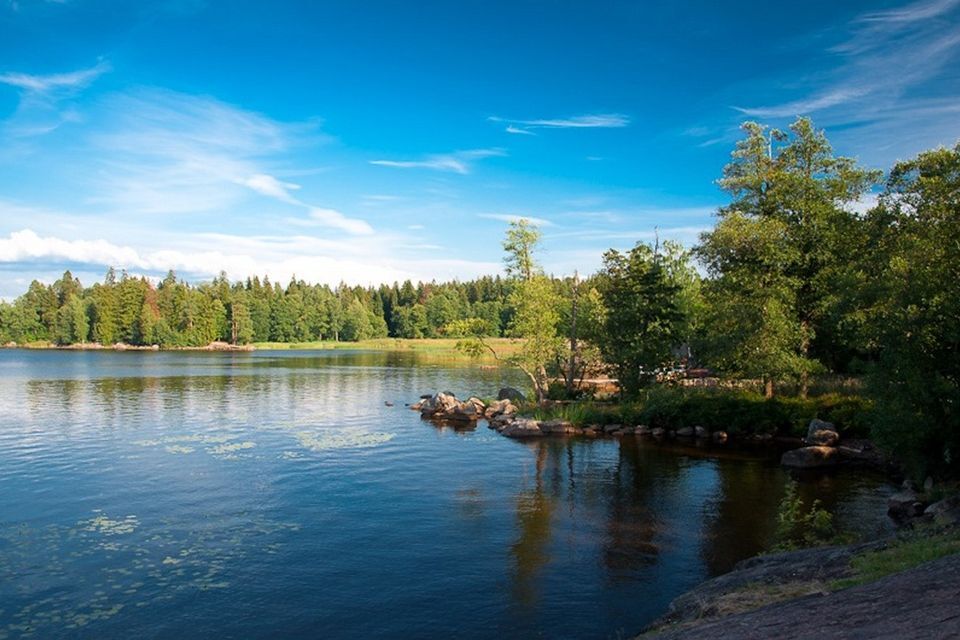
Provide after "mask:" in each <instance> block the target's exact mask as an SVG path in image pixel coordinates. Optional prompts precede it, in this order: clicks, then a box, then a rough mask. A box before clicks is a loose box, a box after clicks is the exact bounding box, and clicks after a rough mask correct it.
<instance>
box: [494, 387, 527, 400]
mask: <svg viewBox="0 0 960 640" xmlns="http://www.w3.org/2000/svg"><path fill="white" fill-rule="evenodd" d="M497 400H510V401H511V402H525V401H526V398H525V397H524V395H523V394H522V393H520V392H519V391H518V390H517V389H514V388H513V387H504V388H503V389H500V391H498V392H497Z"/></svg>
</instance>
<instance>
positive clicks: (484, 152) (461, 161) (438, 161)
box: [370, 149, 507, 175]
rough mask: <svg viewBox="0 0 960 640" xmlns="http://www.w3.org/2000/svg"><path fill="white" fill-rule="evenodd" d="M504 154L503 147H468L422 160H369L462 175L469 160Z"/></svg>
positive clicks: (469, 163)
mask: <svg viewBox="0 0 960 640" xmlns="http://www.w3.org/2000/svg"><path fill="white" fill-rule="evenodd" d="M505 155H507V153H506V151H504V150H503V149H470V150H467V151H454V152H453V153H446V154H438V155H432V156H427V157H426V158H424V159H423V160H370V164H375V165H378V166H381V167H393V168H396V169H434V170H437V171H450V172H453V173H459V174H461V175H463V174H467V173H470V171H471V169H472V163H471V162H470V161H471V160H479V159H482V158H491V157H496V156H505Z"/></svg>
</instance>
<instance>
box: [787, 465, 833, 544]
mask: <svg viewBox="0 0 960 640" xmlns="http://www.w3.org/2000/svg"><path fill="white" fill-rule="evenodd" d="M835 538H836V532H835V531H834V529H833V516H832V515H831V514H830V512H829V511H827V510H826V509H823V508H821V507H820V501H819V500H814V501H813V504H812V505H810V508H809V509H804V506H803V500H802V499H801V498H800V495H799V493H798V492H797V483H796V482H791V483H790V484H788V485H787V492H786V494H784V496H783V500H782V501H781V502H780V508H779V510H778V511H777V545H776V549H777V550H779V551H789V550H791V549H800V548H803V547H815V546H817V545H822V544H828V543H830V542H833V541H834V539H835Z"/></svg>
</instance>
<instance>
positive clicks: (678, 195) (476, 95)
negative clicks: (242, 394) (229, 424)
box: [0, 0, 960, 298]
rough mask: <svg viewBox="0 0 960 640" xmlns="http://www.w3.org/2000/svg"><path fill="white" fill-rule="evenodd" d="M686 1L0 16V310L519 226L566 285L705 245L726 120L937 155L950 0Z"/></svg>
mask: <svg viewBox="0 0 960 640" xmlns="http://www.w3.org/2000/svg"><path fill="white" fill-rule="evenodd" d="M687 4H688V6H686V7H683V8H677V7H640V6H637V5H635V4H634V3H627V2H622V3H621V2H615V3H608V4H607V5H605V6H603V7H596V6H594V5H587V4H585V3H584V4H582V5H581V4H578V3H568V4H566V5H563V6H562V7H558V8H556V10H555V15H554V16H553V17H552V20H551V22H550V24H549V25H544V24H543V23H542V16H540V15H539V10H538V8H537V7H536V6H534V5H532V4H531V5H526V4H523V3H521V4H516V3H511V4H509V5H507V4H500V3H494V4H484V5H482V6H461V5H449V4H447V3H437V4H436V5H434V6H432V7H431V8H430V10H429V11H425V12H424V13H423V15H426V16H429V17H428V18H424V17H423V15H420V14H418V15H412V14H411V12H409V11H405V10H404V8H403V7H400V6H396V5H394V4H392V3H380V2H367V3H363V4H362V6H361V5H354V4H352V3H343V4H342V5H334V4H329V3H324V5H323V6H316V7H311V6H307V7H303V6H300V7H291V6H281V7H272V8H270V9H269V11H268V10H267V9H266V8H264V7H260V6H258V5H255V4H246V3H222V2H210V3H206V4H201V3H197V4H192V5H189V6H180V5H178V6H173V5H172V4H171V5H160V6H159V7H156V6H151V7H146V6H140V5H139V3H131V5H130V6H117V7H115V11H114V12H113V15H112V17H111V20H109V21H104V20H103V19H102V15H103V14H102V12H101V11H99V10H98V9H97V7H95V6H93V5H92V4H91V3H81V2H77V3H31V4H27V3H16V4H10V3H8V4H6V5H3V6H0V30H2V32H3V33H4V34H5V36H6V37H5V38H3V39H2V40H0V60H2V61H3V62H2V63H0V270H2V272H3V277H2V278H0V298H9V297H12V296H15V295H17V294H19V293H21V292H22V291H23V290H24V289H25V288H26V286H27V284H29V282H30V280H32V279H34V278H38V279H41V280H44V281H51V280H53V279H55V278H56V277H58V275H59V274H60V273H61V272H62V271H63V270H64V269H65V268H70V269H71V270H73V271H74V273H77V274H79V275H80V277H81V278H82V279H83V281H84V282H85V284H89V283H90V282H91V281H93V280H99V279H100V278H102V275H103V273H104V272H105V270H106V268H107V267H108V266H114V267H117V268H125V269H127V270H129V271H131V272H134V273H142V274H144V275H148V276H151V277H158V276H162V275H163V274H164V273H165V272H166V271H167V270H168V269H174V270H176V271H177V272H178V273H179V274H180V275H181V276H183V277H186V278H188V279H192V280H199V279H208V278H210V277H212V276H214V275H216V274H218V273H220V272H221V271H226V272H227V273H228V275H229V276H231V277H232V278H236V279H239V278H244V277H247V276H249V275H253V274H259V275H268V276H269V277H270V278H271V279H272V280H278V281H281V282H283V281H286V280H288V279H289V278H291V277H298V278H303V279H306V280H309V281H313V282H327V283H330V284H336V283H339V282H348V283H359V284H377V283H380V282H392V281H394V280H403V279H406V278H410V279H414V280H417V279H421V280H430V279H448V278H470V277H474V276H477V275H481V274H485V273H491V272H498V271H500V269H501V261H500V253H501V250H500V240H501V238H502V234H503V230H504V226H505V225H506V224H507V223H509V222H511V221H514V220H518V219H521V218H522V219H526V220H528V221H530V222H532V223H534V224H537V225H539V226H540V227H541V229H542V231H543V236H544V251H543V255H542V259H543V261H544V263H545V265H546V267H547V269H548V270H550V271H552V272H554V273H570V272H572V271H573V270H574V269H577V270H579V271H580V272H581V273H583V272H588V271H590V270H592V269H596V268H597V267H598V266H599V263H600V256H601V254H602V252H603V251H604V250H606V249H608V248H611V247H614V248H628V247H629V246H631V245H633V244H634V243H635V242H638V241H648V240H650V239H651V238H652V237H653V235H654V229H655V228H656V229H657V230H658V231H657V233H659V237H661V238H673V239H677V240H680V241H682V242H685V243H687V244H692V243H694V242H695V241H696V239H697V237H698V235H699V234H700V233H701V232H703V231H704V230H707V229H709V228H710V225H711V216H712V213H713V211H715V209H716V207H717V206H718V205H721V204H722V203H723V202H724V200H725V196H724V194H723V193H721V192H720V191H719V190H718V189H717V187H716V185H715V182H714V181H715V179H716V178H717V177H718V176H719V175H720V171H721V169H722V167H723V165H724V163H725V162H726V161H727V159H728V157H729V152H730V149H731V147H732V144H733V142H734V141H735V140H736V139H737V137H738V126H739V124H740V123H741V122H742V121H743V120H744V119H754V120H760V121H763V122H767V123H770V124H774V125H778V126H782V125H784V124H786V123H788V122H789V121H790V120H792V119H793V118H794V117H796V116H798V115H809V116H811V117H813V119H814V121H815V123H816V124H817V125H818V126H821V127H825V128H826V129H827V133H828V135H829V136H830V138H831V140H832V141H833V142H834V145H835V147H836V148H837V150H838V151H839V152H840V153H843V154H846V155H854V156H857V157H859V158H860V160H861V161H862V162H863V163H865V164H867V165H869V166H873V167H880V168H886V167H889V165H890V164H891V163H892V162H894V161H895V160H897V159H903V158H906V157H909V156H911V155H913V154H915V153H917V152H919V151H921V150H923V149H926V148H929V147H933V146H936V145H941V144H943V145H952V144H955V143H956V142H957V140H958V138H960V118H958V115H960V106H958V105H960V99H958V98H960V76H958V75H957V74H956V73H954V72H953V70H955V69H956V68H958V62H960V0H914V1H913V2H891V3H888V4H887V5H886V6H884V7H883V8H882V9H877V8H876V4H875V3H871V2H850V3H833V4H832V5H819V4H810V5H809V6H803V7H792V8H789V9H777V10H773V9H770V6H769V5H764V7H766V9H765V11H766V13H764V12H757V11H754V10H753V8H751V7H747V6H745V7H739V8H730V7H715V6H712V5H710V4H699V3H687ZM681 9H682V10H681ZM508 11H509V13H510V16H511V20H509V21H504V20H502V16H503V15H504V14H505V13H506V12H508ZM771 11H773V12H774V15H770V12H771ZM777 11H780V12H783V13H782V15H776V12H777ZM788 11H789V15H787V12H788ZM372 15H375V16H377V18H378V20H377V21H376V25H375V26H371V23H370V16H372ZM769 24H778V25H780V26H779V27H778V28H777V29H769V28H767V25H769ZM784 25H787V26H784ZM134 34H135V37H133V36H134ZM171 43H176V45H177V46H171ZM237 43H247V44H244V45H238V44H237ZM731 43H741V45H742V44H743V43H749V46H741V45H738V46H731Z"/></svg>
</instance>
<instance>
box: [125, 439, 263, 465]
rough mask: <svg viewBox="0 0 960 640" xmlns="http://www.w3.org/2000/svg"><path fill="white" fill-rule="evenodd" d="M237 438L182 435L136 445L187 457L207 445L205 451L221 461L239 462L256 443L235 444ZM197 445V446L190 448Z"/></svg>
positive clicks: (141, 441) (140, 442)
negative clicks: (199, 447)
mask: <svg viewBox="0 0 960 640" xmlns="http://www.w3.org/2000/svg"><path fill="white" fill-rule="evenodd" d="M236 437H237V436H232V435H204V434H194V435H181V436H166V437H163V438H157V439H153V440H137V441H135V442H134V444H136V445H138V446H141V447H163V450H164V451H166V452H167V453H173V454H179V455H186V454H189V453H193V452H194V451H196V450H197V448H196V445H201V446H202V445H207V446H205V448H204V451H205V452H206V453H208V454H210V455H211V456H213V457H215V458H219V459H220V460H238V459H240V457H241V456H239V455H237V454H238V453H239V452H241V451H245V450H247V449H253V448H254V447H256V446H257V445H256V443H255V442H250V441H249V440H247V441H244V442H233V440H234V439H235V438H236ZM190 445H195V446H190Z"/></svg>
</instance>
